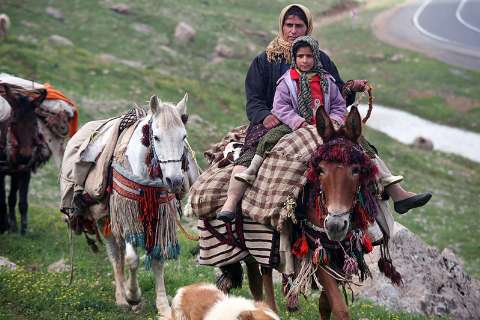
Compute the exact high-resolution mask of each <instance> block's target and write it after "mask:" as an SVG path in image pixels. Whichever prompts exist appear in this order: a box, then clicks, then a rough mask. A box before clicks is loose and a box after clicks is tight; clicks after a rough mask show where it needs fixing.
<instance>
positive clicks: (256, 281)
mask: <svg viewBox="0 0 480 320" xmlns="http://www.w3.org/2000/svg"><path fill="white" fill-rule="evenodd" d="M245 263H246V265H247V273H248V286H249V287H250V292H251V293H252V296H253V299H255V301H263V282H262V281H263V280H262V274H261V273H260V269H259V268H258V263H257V262H256V261H253V260H249V259H247V260H246V261H245Z"/></svg>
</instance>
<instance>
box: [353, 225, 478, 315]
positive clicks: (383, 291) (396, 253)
mask: <svg viewBox="0 0 480 320" xmlns="http://www.w3.org/2000/svg"><path fill="white" fill-rule="evenodd" d="M390 253H391V255H392V259H393V264H394V266H395V268H396V269H397V271H398V272H400V274H401V275H402V278H403V283H404V284H403V285H402V286H400V287H396V286H393V285H392V284H391V283H390V280H389V279H387V278H385V277H384V276H383V275H382V274H380V272H379V271H378V267H377V265H376V264H377V261H378V257H379V248H378V247H375V249H374V252H373V253H372V254H369V255H368V256H366V259H365V260H366V262H367V264H368V265H369V268H370V271H371V272H372V275H373V279H368V280H367V281H365V282H364V286H362V287H360V288H358V289H355V291H356V294H357V295H359V296H361V297H363V298H367V299H371V300H373V301H375V302H376V303H379V304H381V305H384V306H386V307H387V308H390V309H394V310H403V311H408V312H413V313H421V314H424V315H427V316H431V317H433V316H441V317H449V318H451V319H479V318H480V304H479V303H478V301H480V281H479V280H477V279H473V278H471V277H470V276H469V275H468V274H467V273H466V272H465V271H464V269H463V264H462V262H461V260H460V259H459V258H458V257H456V256H455V254H454V253H453V252H452V251H451V250H450V249H445V250H443V251H442V252H439V250H438V249H436V248H434V247H432V246H429V245H427V244H425V243H424V242H423V241H422V240H421V239H419V238H418V237H417V236H416V235H415V234H413V233H412V232H410V231H409V230H408V229H406V228H404V227H402V226H401V225H399V224H398V223H395V233H394V235H393V236H392V239H391V241H390Z"/></svg>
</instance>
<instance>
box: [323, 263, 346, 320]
mask: <svg viewBox="0 0 480 320" xmlns="http://www.w3.org/2000/svg"><path fill="white" fill-rule="evenodd" d="M317 277H318V280H319V281H320V284H321V285H322V287H323V290H324V292H325V295H326V296H327V298H328V302H329V303H330V309H331V312H332V313H333V315H334V316H335V319H336V320H348V319H350V315H349V314H348V307H347V304H346V303H345V300H343V295H342V293H341V292H340V289H339V288H338V284H337V281H336V280H335V279H333V278H332V277H331V276H330V275H329V274H328V273H327V272H326V271H325V270H323V269H322V268H320V269H318V271H317ZM322 319H323V318H322Z"/></svg>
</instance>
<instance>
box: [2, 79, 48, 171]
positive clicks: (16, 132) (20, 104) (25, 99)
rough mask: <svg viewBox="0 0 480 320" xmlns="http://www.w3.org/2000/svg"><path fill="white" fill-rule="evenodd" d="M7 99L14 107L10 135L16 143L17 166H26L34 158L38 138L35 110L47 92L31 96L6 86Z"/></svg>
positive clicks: (35, 93) (43, 91) (42, 91)
mask: <svg viewBox="0 0 480 320" xmlns="http://www.w3.org/2000/svg"><path fill="white" fill-rule="evenodd" d="M4 88H5V99H6V100H7V101H8V103H9V104H10V106H11V107H12V113H11V117H10V133H11V135H12V138H13V139H14V141H11V143H13V144H14V148H15V156H14V157H13V159H12V160H13V161H14V162H15V164H26V163H28V162H29V161H30V159H31V158H32V156H33V149H34V146H35V143H36V140H35V139H37V136H38V125H37V116H36V113H35V109H36V108H38V107H39V106H40V104H41V103H42V102H43V100H44V99H45V97H46V95H47V91H46V90H43V89H41V90H37V91H35V92H32V94H31V96H30V95H21V94H19V93H14V92H13V91H12V90H11V89H10V87H9V86H8V85H4Z"/></svg>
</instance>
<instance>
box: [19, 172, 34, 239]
mask: <svg viewBox="0 0 480 320" xmlns="http://www.w3.org/2000/svg"><path fill="white" fill-rule="evenodd" d="M30 177H31V171H24V172H20V173H19V174H18V191H19V201H18V209H19V210H20V233H21V234H25V233H26V232H27V219H28V218H27V215H28V186H29V184H30Z"/></svg>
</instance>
